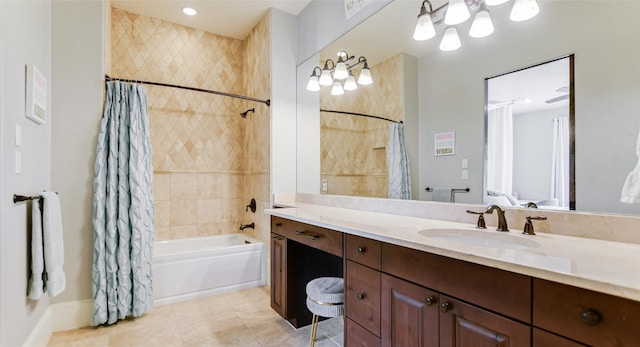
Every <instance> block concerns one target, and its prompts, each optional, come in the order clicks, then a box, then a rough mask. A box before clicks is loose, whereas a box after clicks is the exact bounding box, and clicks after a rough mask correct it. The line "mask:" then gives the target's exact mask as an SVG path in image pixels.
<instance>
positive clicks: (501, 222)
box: [485, 205, 509, 231]
mask: <svg viewBox="0 0 640 347" xmlns="http://www.w3.org/2000/svg"><path fill="white" fill-rule="evenodd" d="M493 211H496V212H497V213H498V228H497V229H496V230H498V231H509V227H508V226H507V220H506V219H505V218H504V210H503V209H501V208H500V206H498V205H490V206H489V207H487V211H485V213H493Z"/></svg>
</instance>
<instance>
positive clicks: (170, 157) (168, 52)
mask: <svg viewBox="0 0 640 347" xmlns="http://www.w3.org/2000/svg"><path fill="white" fill-rule="evenodd" d="M268 17H269V16H266V17H265V19H263V20H262V21H261V23H260V24H259V25H258V26H257V27H256V29H254V30H253V32H252V33H251V34H250V36H249V37H248V38H247V39H245V40H244V41H241V40H237V39H232V38H227V37H223V36H219V35H215V34H211V33H207V32H204V31H201V30H195V29H191V28H188V27H184V26H181V25H177V24H173V23H169V22H166V21H162V20H159V19H155V18H150V17H145V16H141V15H137V14H133V13H129V12H126V11H122V10H119V9H115V8H114V9H113V10H112V18H111V23H112V30H111V62H112V66H111V74H112V75H113V76H114V77H121V78H126V79H134V80H148V81H155V82H162V83H169V84H177V85H183V86H190V87H196V88H203V89H211V90H216V91H222V92H226V93H233V94H239V95H251V96H254V97H258V98H265V99H266V98H268V95H269V94H270V93H269V83H266V82H265V81H269V77H270V76H269V75H268V73H269V65H270V63H269V60H268V59H269V55H268V48H269V46H268V35H269V32H268V28H269V26H268V24H264V23H265V22H267V23H268ZM265 28H266V30H265ZM258 36H260V37H258ZM265 37H266V38H265ZM254 41H259V42H260V43H261V44H263V42H264V41H266V42H267V46H266V47H257V46H258V45H256V44H255V43H252V42H254ZM262 50H265V51H266V52H267V53H266V55H265V53H263V52H262ZM256 51H257V52H258V54H257V56H251V55H253V54H255V52H256ZM249 56H250V57H249ZM249 62H250V63H251V64H254V65H251V69H248V68H247V64H248V63H249ZM253 69H255V70H253ZM264 71H267V72H266V73H267V76H264ZM251 73H258V76H256V80H258V81H260V82H262V84H259V85H249V84H248V83H247V81H252V80H253V78H248V77H247V75H249V74H251ZM146 89H147V101H148V109H149V120H150V128H151V146H152V150H153V158H152V165H153V169H154V182H153V189H154V206H155V212H156V217H155V224H156V234H155V235H156V240H168V239H178V238H186V237H196V236H207V235H214V234H224V233H234V232H238V231H239V230H238V229H239V226H240V224H241V223H250V222H251V221H253V219H254V218H255V215H252V214H251V213H249V212H245V206H246V205H247V204H248V203H249V200H250V199H251V198H252V197H254V198H256V200H260V201H265V200H266V201H267V202H268V200H269V188H268V187H269V186H268V183H269V179H268V177H269V166H268V164H269V137H268V136H269V132H268V131H267V132H266V135H264V136H262V135H261V136H255V135H254V134H253V133H254V132H256V131H260V132H262V129H261V128H260V126H259V125H260V124H261V122H265V120H266V122H267V124H268V120H269V109H268V107H267V106H266V105H264V104H257V103H252V102H248V101H244V100H240V99H234V98H230V97H224V96H218V95H212V94H206V93H201V92H194V91H187V90H181V89H176V88H167V87H158V86H146ZM252 93H253V94H252ZM252 107H255V109H256V112H255V113H253V114H249V116H248V117H247V119H243V118H242V117H241V116H240V112H243V111H246V110H247V109H249V108H252ZM255 124H259V125H255ZM265 147H266V154H265V153H263V148H265ZM255 148H259V149H260V150H259V151H254V150H252V149H255ZM265 156H266V160H265ZM265 163H266V166H265ZM263 176H265V177H266V179H264V177H263ZM256 180H259V183H256ZM265 181H266V188H264V187H263V186H261V184H263V182H265ZM256 188H260V189H258V190H256ZM264 189H266V194H265V193H264ZM264 195H266V197H265V196H264ZM260 214H261V213H260ZM256 215H258V213H256ZM256 224H258V222H257V221H256ZM267 224H268V223H267ZM265 227H266V228H268V225H267V226H265ZM256 236H259V235H256Z"/></svg>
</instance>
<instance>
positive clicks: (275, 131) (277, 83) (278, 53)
mask: <svg viewBox="0 0 640 347" xmlns="http://www.w3.org/2000/svg"><path fill="white" fill-rule="evenodd" d="M296 23H297V22H296V17H295V16H293V15H290V14H287V13H285V12H282V11H279V10H276V9H272V10H271V192H272V193H276V194H280V193H295V192H296V89H295V83H296V69H295V66H296V53H297V32H296ZM271 196H273V195H271Z"/></svg>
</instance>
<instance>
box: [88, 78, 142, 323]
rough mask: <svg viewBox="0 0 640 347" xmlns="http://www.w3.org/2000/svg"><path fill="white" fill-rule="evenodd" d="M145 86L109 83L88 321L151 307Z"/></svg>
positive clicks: (95, 209)
mask: <svg viewBox="0 0 640 347" xmlns="http://www.w3.org/2000/svg"><path fill="white" fill-rule="evenodd" d="M152 173H153V171H152V169H151V143H150V141H149V121H148V115H147V96H146V92H145V89H144V88H143V87H141V86H138V85H129V84H126V83H122V82H108V83H107V100H106V103H105V107H104V115H103V118H102V123H101V125H100V134H99V136H98V146H97V148H96V162H95V177H94V181H93V228H94V233H93V234H94V235H93V236H94V244H93V316H92V320H91V324H92V325H94V326H95V325H99V324H104V323H108V324H112V323H115V322H116V321H117V320H119V319H124V318H126V317H127V316H128V315H130V314H133V316H134V317H139V316H141V315H142V314H143V313H144V312H146V311H148V310H150V309H151V308H152V306H153V287H152V277H151V265H152V264H151V261H152V255H153V233H154V222H153V194H152V189H151V184H152Z"/></svg>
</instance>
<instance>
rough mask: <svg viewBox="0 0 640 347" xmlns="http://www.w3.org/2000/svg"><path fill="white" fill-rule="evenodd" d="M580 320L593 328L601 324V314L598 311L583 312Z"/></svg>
mask: <svg viewBox="0 0 640 347" xmlns="http://www.w3.org/2000/svg"><path fill="white" fill-rule="evenodd" d="M580 318H581V319H582V321H583V322H584V324H586V325H592V326H593V325H596V324H598V323H599V322H600V314H599V313H598V312H597V311H595V310H591V309H588V310H586V311H584V312H582V314H581V315H580Z"/></svg>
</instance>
